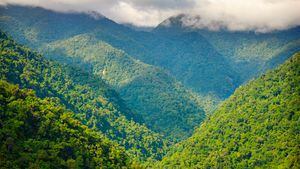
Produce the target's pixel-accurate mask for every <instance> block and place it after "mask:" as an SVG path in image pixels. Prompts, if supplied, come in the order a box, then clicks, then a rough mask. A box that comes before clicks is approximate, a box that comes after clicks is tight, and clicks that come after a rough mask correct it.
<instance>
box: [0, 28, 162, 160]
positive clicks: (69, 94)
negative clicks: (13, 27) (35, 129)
mask: <svg viewBox="0 0 300 169" xmlns="http://www.w3.org/2000/svg"><path fill="white" fill-rule="evenodd" d="M0 60H1V62H0V68H1V69H0V77H1V79H5V80H7V81H9V82H11V83H15V84H19V85H20V87H22V88H29V89H33V90H34V91H36V93H37V95H38V96H39V97H41V98H44V97H55V98H57V99H58V100H59V101H60V103H62V104H64V105H65V106H66V107H67V108H68V109H70V110H72V111H73V112H74V113H75V114H76V117H77V118H78V119H80V120H81V121H82V122H83V124H85V125H87V126H89V127H90V128H93V129H95V130H98V131H102V132H103V133H104V134H105V135H106V136H107V137H108V138H110V139H112V140H115V141H117V142H118V143H119V144H120V145H122V146H124V147H125V148H126V149H127V152H128V153H129V154H130V155H131V158H139V159H141V160H145V159H147V158H153V159H159V158H160V157H161V156H162V154H163V153H164V150H165V148H166V147H165V146H166V145H165V142H164V141H163V139H162V138H161V136H160V135H158V134H156V133H154V132H152V131H151V130H149V129H148V128H147V127H146V126H144V125H142V124H140V123H138V122H139V121H142V119H139V118H138V117H136V116H135V115H134V114H133V113H131V110H130V109H128V108H127V107H125V105H124V103H123V102H124V101H123V100H122V99H120V98H119V96H118V94H117V93H116V92H115V91H114V90H112V89H110V87H109V86H107V85H106V84H105V83H104V82H103V81H102V80H101V79H100V78H99V77H94V76H93V75H91V74H88V73H86V72H84V71H82V70H80V69H76V68H72V67H69V66H67V65H60V64H57V63H55V62H52V61H48V60H46V59H44V58H43V57H41V56H40V55H38V54H36V53H33V52H31V51H30V49H28V48H25V47H23V46H20V45H18V44H17V43H15V42H14V41H13V40H11V39H10V38H7V36H6V35H5V34H4V33H2V32H1V34H0Z"/></svg>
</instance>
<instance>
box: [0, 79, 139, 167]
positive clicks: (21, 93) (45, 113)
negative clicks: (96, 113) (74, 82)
mask: <svg viewBox="0 0 300 169" xmlns="http://www.w3.org/2000/svg"><path fill="white" fill-rule="evenodd" d="M0 104H1V109H0V112H1V114H0V117H1V121H0V125H1V130H0V140H1V142H0V143H1V149H0V160H1V163H0V168H120V167H122V166H128V167H130V165H131V164H130V159H129V157H128V155H127V154H126V153H125V149H124V148H121V147H119V146H118V145H117V144H116V143H114V142H112V141H110V140H109V139H107V138H106V137H105V136H104V135H103V134H102V133H100V132H96V131H94V130H92V129H89V128H88V127H87V126H86V125H83V124H82V123H81V122H80V121H78V120H76V119H75V118H74V113H73V112H70V111H68V110H66V109H65V108H64V106H62V105H60V103H59V102H57V100H55V99H53V98H44V99H41V98H38V97H36V95H35V92H34V91H33V90H26V89H20V88H19V87H18V86H17V85H12V84H10V83H8V82H6V81H3V80H1V81H0ZM132 167H133V165H132Z"/></svg>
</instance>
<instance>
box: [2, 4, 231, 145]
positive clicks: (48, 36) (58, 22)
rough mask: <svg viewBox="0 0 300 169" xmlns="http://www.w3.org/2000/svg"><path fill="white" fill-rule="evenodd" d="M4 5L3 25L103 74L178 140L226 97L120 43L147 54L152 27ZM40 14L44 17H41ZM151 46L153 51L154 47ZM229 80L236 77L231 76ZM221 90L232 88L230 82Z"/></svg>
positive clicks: (151, 122)
mask: <svg viewBox="0 0 300 169" xmlns="http://www.w3.org/2000/svg"><path fill="white" fill-rule="evenodd" d="M0 10H1V12H2V14H1V15H2V17H1V18H0V27H1V28H3V30H5V31H7V32H9V33H10V34H12V36H13V37H14V38H15V39H17V40H18V41H19V42H21V43H24V44H26V45H29V46H31V47H33V48H34V49H36V50H39V51H41V52H42V53H43V54H44V56H46V57H48V58H51V59H53V60H56V61H59V62H61V63H67V64H68V65H71V66H77V67H80V69H84V70H85V71H88V72H90V73H93V74H94V75H96V76H101V77H103V79H104V80H105V82H107V83H108V84H110V85H111V86H112V87H113V88H114V89H115V90H117V91H118V92H119V93H120V95H121V97H122V98H123V99H124V100H125V101H126V104H127V105H128V107H129V108H131V109H132V110H133V111H135V112H137V114H140V115H141V116H142V117H143V118H144V120H145V124H146V125H147V126H148V127H149V128H151V129H153V130H154V131H156V132H159V133H161V134H163V135H164V136H165V137H167V138H168V139H170V140H172V141H179V140H182V139H184V138H187V137H188V136H190V135H191V134H192V132H193V129H194V127H195V126H197V125H198V124H199V123H200V122H201V121H202V120H203V118H204V117H205V114H206V113H210V112H212V110H214V108H215V107H216V105H217V104H218V103H219V101H220V99H219V98H218V96H217V95H218V94H216V93H209V94H207V93H206V94H203V95H198V94H197V93H195V92H193V91H192V90H189V89H187V88H186V87H185V86H184V85H182V83H181V82H178V80H177V79H175V78H174V77H173V76H172V74H170V73H168V71H166V70H163V69H161V68H159V67H155V66H152V65H149V64H145V63H143V62H142V61H139V60H137V59H135V57H134V56H131V55H129V54H127V53H126V51H122V50H120V49H117V48H116V47H115V46H117V47H119V46H126V49H127V48H128V49H129V48H130V49H132V50H136V53H135V54H137V53H140V54H143V52H142V50H144V49H145V47H144V45H145V44H144V42H146V39H144V41H143V43H142V42H140V41H138V39H140V40H141V38H140V37H141V36H146V37H147V38H148V37H151V36H150V35H148V34H147V33H145V34H144V33H136V32H135V31H132V30H130V29H129V28H126V27H124V26H122V25H119V24H117V23H114V22H113V21H110V20H109V19H107V18H105V17H103V16H101V17H100V16H99V17H97V18H95V17H94V15H90V14H83V13H57V12H54V11H49V10H45V9H42V8H34V7H21V6H8V7H7V8H1V7H0ZM29 15H30V16H29ZM34 18H40V19H39V20H38V21H35V20H34ZM41 18H42V19H41ZM65 20H68V21H69V22H65ZM45 25H47V26H45ZM13 27H18V29H13ZM73 27H76V29H73ZM152 41H153V44H154V40H152ZM174 49H175V48H174ZM147 51H148V52H150V51H149V48H147ZM133 53H134V52H133ZM189 62H191V60H189ZM223 62H224V63H225V61H224V60H223V61H222V63H223ZM210 63H212V60H210ZM187 64H188V63H187ZM222 69H223V68H222ZM222 72H226V70H224V69H223V71H222ZM206 73H208V74H213V73H212V72H209V71H206ZM210 77H215V78H217V77H218V76H210ZM210 79H213V78H205V79H204V78H203V79H198V80H199V82H198V83H202V82H204V81H210ZM200 80H201V81H200ZM227 80H228V81H229V82H230V83H231V82H232V79H230V78H228V79H227ZM210 84H211V86H218V85H220V84H221V83H214V84H213V83H210ZM209 86H210V85H207V87H206V88H210V87H209ZM233 88H234V84H230V90H233ZM203 90H205V88H204V87H203ZM220 90H222V91H227V87H224V88H222V89H221V88H220ZM162 103H163V104H162Z"/></svg>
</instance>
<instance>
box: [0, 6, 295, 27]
mask: <svg viewBox="0 0 300 169" xmlns="http://www.w3.org/2000/svg"><path fill="white" fill-rule="evenodd" d="M1 3H2V4H6V3H16V4H22V5H35V6H41V7H45V8H48V9H53V10H58V11H70V10H75V11H91V10H94V11H97V12H100V13H102V14H103V15H105V16H107V17H109V18H111V19H113V20H115V21H117V22H119V23H131V24H134V25H137V26H156V25H157V24H159V23H160V22H162V21H163V20H164V19H166V18H168V17H170V16H172V15H177V14H179V13H188V14H190V16H199V17H185V18H184V19H183V22H184V24H186V25H188V26H194V27H197V28H209V29H219V28H227V29H229V30H255V31H260V32H265V31H272V30H282V29H286V28H290V27H294V26H299V25H300V10H299V9H300V0H251V1H250V0H0V4H1Z"/></svg>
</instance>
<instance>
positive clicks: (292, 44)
mask: <svg viewBox="0 0 300 169" xmlns="http://www.w3.org/2000/svg"><path fill="white" fill-rule="evenodd" d="M187 19H193V16H189V15H185V14H181V15H178V16H174V17H170V18H168V19H166V20H165V21H164V22H162V23H161V24H160V25H159V26H157V27H156V28H155V29H154V30H153V32H154V33H156V34H158V35H161V36H166V35H167V36H176V35H178V34H190V33H191V32H193V33H195V34H197V33H198V34H199V35H201V36H202V37H204V38H205V39H206V40H208V41H209V42H210V44H211V45H212V46H213V47H214V49H215V50H216V51H218V52H219V53H220V54H221V55H223V56H224V57H225V58H227V60H228V61H229V62H230V63H232V64H231V65H232V67H233V68H234V70H235V71H236V72H237V73H238V74H239V75H240V77H241V80H242V82H243V81H247V80H249V79H251V78H252V77H255V76H256V75H257V74H260V73H262V72H264V71H265V70H266V69H269V68H273V67H276V66H277V65H278V64H281V63H283V62H284V61H285V59H287V58H288V57H289V56H291V54H292V53H294V52H296V51H298V50H300V43H299V40H300V28H299V27H296V28H292V29H289V30H284V31H275V32H270V33H256V32H251V31H249V32H247V31H240V32H239V31H236V32H232V31H228V30H219V31H210V30H207V29H205V28H201V29H199V28H197V26H195V25H184V24H183V22H184V21H185V20H187ZM198 19H199V18H198ZM200 40H201V38H200ZM278 57H279V58H284V59H275V58H278ZM270 60H276V62H274V61H273V62H271V61H270ZM267 62H270V63H269V64H267Z"/></svg>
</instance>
